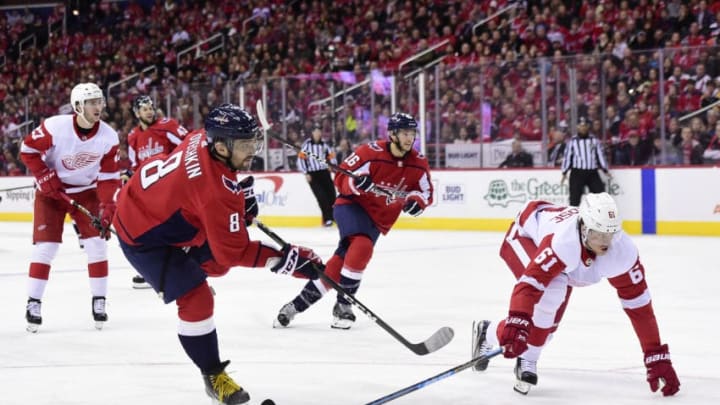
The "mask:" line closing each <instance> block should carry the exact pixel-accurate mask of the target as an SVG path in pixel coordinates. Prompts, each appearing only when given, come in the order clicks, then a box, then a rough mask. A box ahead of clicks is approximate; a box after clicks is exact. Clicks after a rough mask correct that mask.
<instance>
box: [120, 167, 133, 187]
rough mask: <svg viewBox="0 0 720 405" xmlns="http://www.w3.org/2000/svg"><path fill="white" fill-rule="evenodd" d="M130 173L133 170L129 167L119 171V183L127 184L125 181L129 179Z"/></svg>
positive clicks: (131, 173)
mask: <svg viewBox="0 0 720 405" xmlns="http://www.w3.org/2000/svg"><path fill="white" fill-rule="evenodd" d="M132 175H133V172H132V170H130V169H127V170H123V171H122V172H120V184H122V185H123V186H124V185H125V184H127V182H128V181H130V177H132Z"/></svg>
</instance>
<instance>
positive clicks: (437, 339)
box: [413, 326, 455, 355]
mask: <svg viewBox="0 0 720 405" xmlns="http://www.w3.org/2000/svg"><path fill="white" fill-rule="evenodd" d="M453 337H455V331H453V329H452V328H451V327H449V326H443V327H442V328H440V329H438V330H437V332H435V333H433V335H432V336H430V337H429V338H427V339H425V341H424V342H422V343H417V344H415V345H414V346H416V347H415V349H413V352H415V353H416V354H419V355H425V354H428V353H432V352H434V351H437V350H439V349H441V348H442V347H444V346H445V345H447V344H448V343H450V341H451V340H452V339H453Z"/></svg>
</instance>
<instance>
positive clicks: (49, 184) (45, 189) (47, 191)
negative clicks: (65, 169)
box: [35, 169, 65, 200]
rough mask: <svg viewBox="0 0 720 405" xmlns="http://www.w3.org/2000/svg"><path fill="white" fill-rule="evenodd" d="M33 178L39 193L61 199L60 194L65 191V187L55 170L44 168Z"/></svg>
mask: <svg viewBox="0 0 720 405" xmlns="http://www.w3.org/2000/svg"><path fill="white" fill-rule="evenodd" d="M35 179H36V180H37V184H38V191H39V192H40V193H41V194H43V195H45V196H46V197H50V198H54V199H56V200H63V198H62V194H63V193H65V188H64V187H63V185H62V182H61V181H60V179H59V178H58V176H57V172H56V171H55V170H50V169H45V170H43V171H42V172H40V173H39V174H38V175H37V177H35Z"/></svg>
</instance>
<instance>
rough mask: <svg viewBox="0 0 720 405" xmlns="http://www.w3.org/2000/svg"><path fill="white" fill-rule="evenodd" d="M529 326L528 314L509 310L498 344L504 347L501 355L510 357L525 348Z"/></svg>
mask: <svg viewBox="0 0 720 405" xmlns="http://www.w3.org/2000/svg"><path fill="white" fill-rule="evenodd" d="M531 327H532V319H530V316H529V315H528V314H526V313H523V312H514V311H510V314H509V315H508V317H507V318H506V319H505V328H504V329H503V332H502V336H501V337H500V346H503V347H504V351H503V356H505V357H506V358H508V359H512V358H515V357H517V356H519V355H521V354H523V353H524V352H525V350H527V348H528V336H529V335H530V328H531Z"/></svg>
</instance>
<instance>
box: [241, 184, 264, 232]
mask: <svg viewBox="0 0 720 405" xmlns="http://www.w3.org/2000/svg"><path fill="white" fill-rule="evenodd" d="M254 184H255V178H254V177H253V176H248V177H246V178H245V179H243V181H241V182H240V187H242V191H243V195H244V196H245V225H246V226H250V225H251V224H252V222H253V219H255V217H257V216H258V213H259V212H260V209H259V207H258V203H257V199H256V198H255V190H253V185H254Z"/></svg>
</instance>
